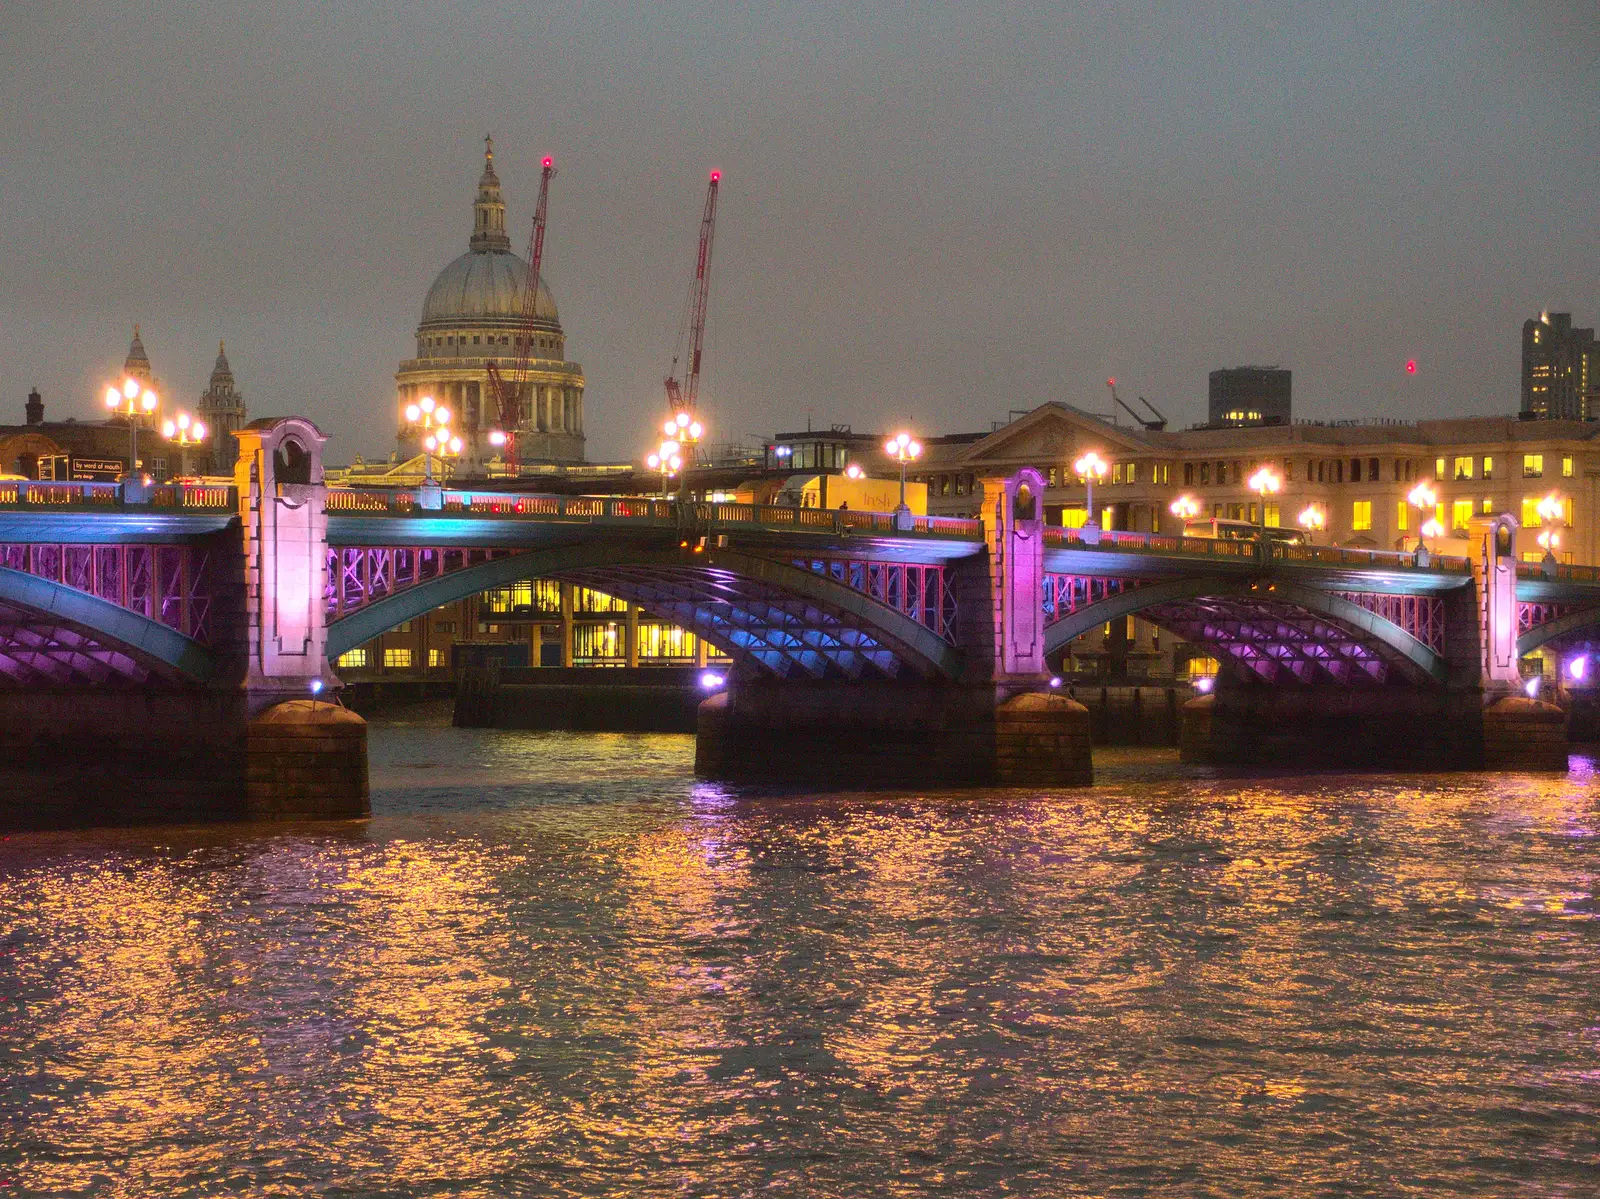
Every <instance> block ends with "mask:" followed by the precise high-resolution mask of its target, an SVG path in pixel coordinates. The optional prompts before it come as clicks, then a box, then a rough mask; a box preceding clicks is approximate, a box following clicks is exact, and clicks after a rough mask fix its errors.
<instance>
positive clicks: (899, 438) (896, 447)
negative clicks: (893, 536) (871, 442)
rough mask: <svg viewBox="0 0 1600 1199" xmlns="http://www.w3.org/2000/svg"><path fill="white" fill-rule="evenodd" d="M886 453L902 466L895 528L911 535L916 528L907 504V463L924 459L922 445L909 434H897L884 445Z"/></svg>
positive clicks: (895, 512) (895, 513)
mask: <svg viewBox="0 0 1600 1199" xmlns="http://www.w3.org/2000/svg"><path fill="white" fill-rule="evenodd" d="M883 449H884V453H886V454H888V455H889V457H891V458H893V459H894V460H895V461H896V462H898V463H899V464H900V506H899V507H898V508H896V509H895V510H894V527H895V529H896V530H897V531H898V532H901V533H909V532H910V531H911V530H912V528H913V527H915V524H916V522H915V520H913V518H912V516H911V508H910V505H908V504H907V503H906V463H908V462H915V461H916V460H917V459H918V458H920V457H922V443H921V442H920V441H917V440H915V439H914V438H913V437H912V436H911V434H909V433H896V434H895V435H894V436H893V437H891V438H889V440H888V441H886V442H884V443H883Z"/></svg>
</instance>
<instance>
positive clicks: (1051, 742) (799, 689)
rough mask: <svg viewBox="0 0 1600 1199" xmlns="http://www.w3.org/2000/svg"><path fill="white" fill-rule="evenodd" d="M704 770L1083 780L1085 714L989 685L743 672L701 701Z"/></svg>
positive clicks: (765, 775)
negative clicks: (747, 675)
mask: <svg viewBox="0 0 1600 1199" xmlns="http://www.w3.org/2000/svg"><path fill="white" fill-rule="evenodd" d="M695 773H696V774H698V775H700V776H701V777H703V778H714V779H729V780H740V781H750V782H762V783H777V784H785V783H789V784H795V785H801V786H809V785H813V784H820V785H829V786H841V787H848V788H852V789H854V788H874V787H884V786H888V787H904V786H921V785H952V786H974V785H983V784H995V785H999V786H1058V785H1059V786H1087V785H1088V784H1089V783H1090V782H1091V781H1092V777H1093V773H1092V768H1091V763H1090V758H1089V729H1088V714H1087V713H1086V712H1085V711H1084V708H1083V706H1082V705H1081V704H1078V703H1075V702H1074V701H1073V700H1071V699H1068V698H1067V697H1066V696H1064V695H1060V694H1056V693H1050V692H1040V691H1036V690H1035V691H1024V692H1022V693H1019V694H1014V695H1013V694H1008V693H1007V692H1006V691H1005V690H1004V689H997V688H996V687H994V686H993V685H989V686H983V685H974V686H964V685H960V684H955V683H945V682H933V681H898V680H881V681H871V682H867V681H852V680H848V679H810V680H789V681H779V680H773V681H770V682H769V681H766V680H754V681H741V682H739V683H738V684H736V685H735V686H734V687H732V688H730V689H729V690H728V691H725V692H722V693H719V694H717V695H715V696H712V697H711V698H710V699H708V700H706V701H705V702H704V703H703V704H701V705H700V726H699V735H698V736H697V737H696V739H695Z"/></svg>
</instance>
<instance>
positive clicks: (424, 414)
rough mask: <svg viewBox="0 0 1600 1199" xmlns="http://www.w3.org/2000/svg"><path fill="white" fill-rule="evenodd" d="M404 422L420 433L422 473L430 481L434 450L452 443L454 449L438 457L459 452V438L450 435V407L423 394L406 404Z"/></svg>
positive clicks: (431, 478) (446, 447) (452, 455)
mask: <svg viewBox="0 0 1600 1199" xmlns="http://www.w3.org/2000/svg"><path fill="white" fill-rule="evenodd" d="M406 422H407V423H408V424H410V425H413V426H415V427H416V428H417V429H418V430H419V431H420V433H421V434H422V436H421V438H420V440H421V443H422V448H423V457H422V473H423V476H424V477H425V478H426V480H427V481H428V482H429V483H432V482H433V455H434V451H435V450H438V449H439V448H440V447H443V448H444V449H447V450H448V449H449V448H450V446H451V445H452V444H453V445H454V446H455V449H454V451H452V452H451V453H450V454H448V455H446V454H440V457H441V458H443V457H447V456H448V457H454V456H455V455H458V454H460V453H461V438H459V437H451V436H450V409H448V408H446V407H445V406H444V405H443V404H437V403H435V402H434V399H433V397H432V396H423V397H422V398H421V399H420V400H418V401H417V402H416V403H415V404H407V405H406Z"/></svg>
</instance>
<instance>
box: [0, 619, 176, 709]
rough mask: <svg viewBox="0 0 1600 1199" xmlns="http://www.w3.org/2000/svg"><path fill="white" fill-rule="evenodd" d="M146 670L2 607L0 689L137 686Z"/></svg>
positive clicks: (106, 647)
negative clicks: (66, 686)
mask: <svg viewBox="0 0 1600 1199" xmlns="http://www.w3.org/2000/svg"><path fill="white" fill-rule="evenodd" d="M149 678H150V672H149V671H148V670H146V669H145V668H144V667H143V666H141V665H140V664H139V663H138V662H136V661H134V660H133V659H132V658H130V657H129V656H128V655H127V654H125V653H123V652H121V651H120V650H118V649H114V648H112V647H111V646H109V645H105V644H103V643H101V642H100V641H97V640H96V639H95V638H93V637H90V636H88V635H86V634H84V633H80V632H78V631H76V630H74V629H69V628H64V627H62V626H61V625H59V624H57V623H55V622H54V621H51V620H50V619H48V618H47V617H43V616H40V615H39V614H37V613H33V612H29V611H25V610H23V609H21V608H17V607H15V606H13V605H11V604H4V603H0V686H3V687H10V688H35V687H50V686H65V685H67V684H69V683H74V684H75V683H89V684H91V685H93V686H101V687H116V686H136V685H138V684H142V683H144V682H146V681H147V680H148V679H149Z"/></svg>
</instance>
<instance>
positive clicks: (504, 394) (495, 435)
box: [488, 154, 556, 475]
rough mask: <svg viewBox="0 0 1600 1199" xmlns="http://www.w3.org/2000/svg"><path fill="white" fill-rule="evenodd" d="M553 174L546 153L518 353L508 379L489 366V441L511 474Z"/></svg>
mask: <svg viewBox="0 0 1600 1199" xmlns="http://www.w3.org/2000/svg"><path fill="white" fill-rule="evenodd" d="M555 174H556V160H555V159H554V158H551V157H550V156H549V155H548V154H547V155H545V159H544V170H543V171H542V172H541V173H540V175H539V203H538V204H537V205H536V206H535V208H534V210H533V232H532V234H530V235H529V237H528V281H527V283H526V284H525V285H524V286H523V289H522V313H521V319H520V320H519V322H518V325H517V331H516V333H515V334H514V335H513V337H512V344H513V348H514V349H515V350H516V354H517V356H516V363H515V365H514V366H513V367H512V368H511V381H510V382H507V381H506V379H505V378H504V377H503V376H502V375H501V374H500V371H499V369H498V368H497V367H496V366H495V364H494V363H493V362H491V363H489V367H488V371H489V386H490V388H491V389H492V390H493V391H494V401H495V413H496V420H495V426H494V428H492V429H491V430H490V431H489V444H490V445H493V446H499V447H502V448H503V449H504V450H505V454H504V455H503V457H504V459H505V464H506V465H507V466H508V467H510V468H511V473H512V474H513V475H514V474H516V473H517V424H518V417H519V416H520V406H519V403H518V401H519V399H520V397H521V393H522V389H523V388H525V387H527V386H528V362H529V360H530V359H532V358H533V335H534V321H535V319H536V318H537V315H538V304H539V268H540V265H541V264H542V263H543V262H544V226H545V215H546V213H547V212H548V210H549V208H550V180H552V179H554V178H555Z"/></svg>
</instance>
